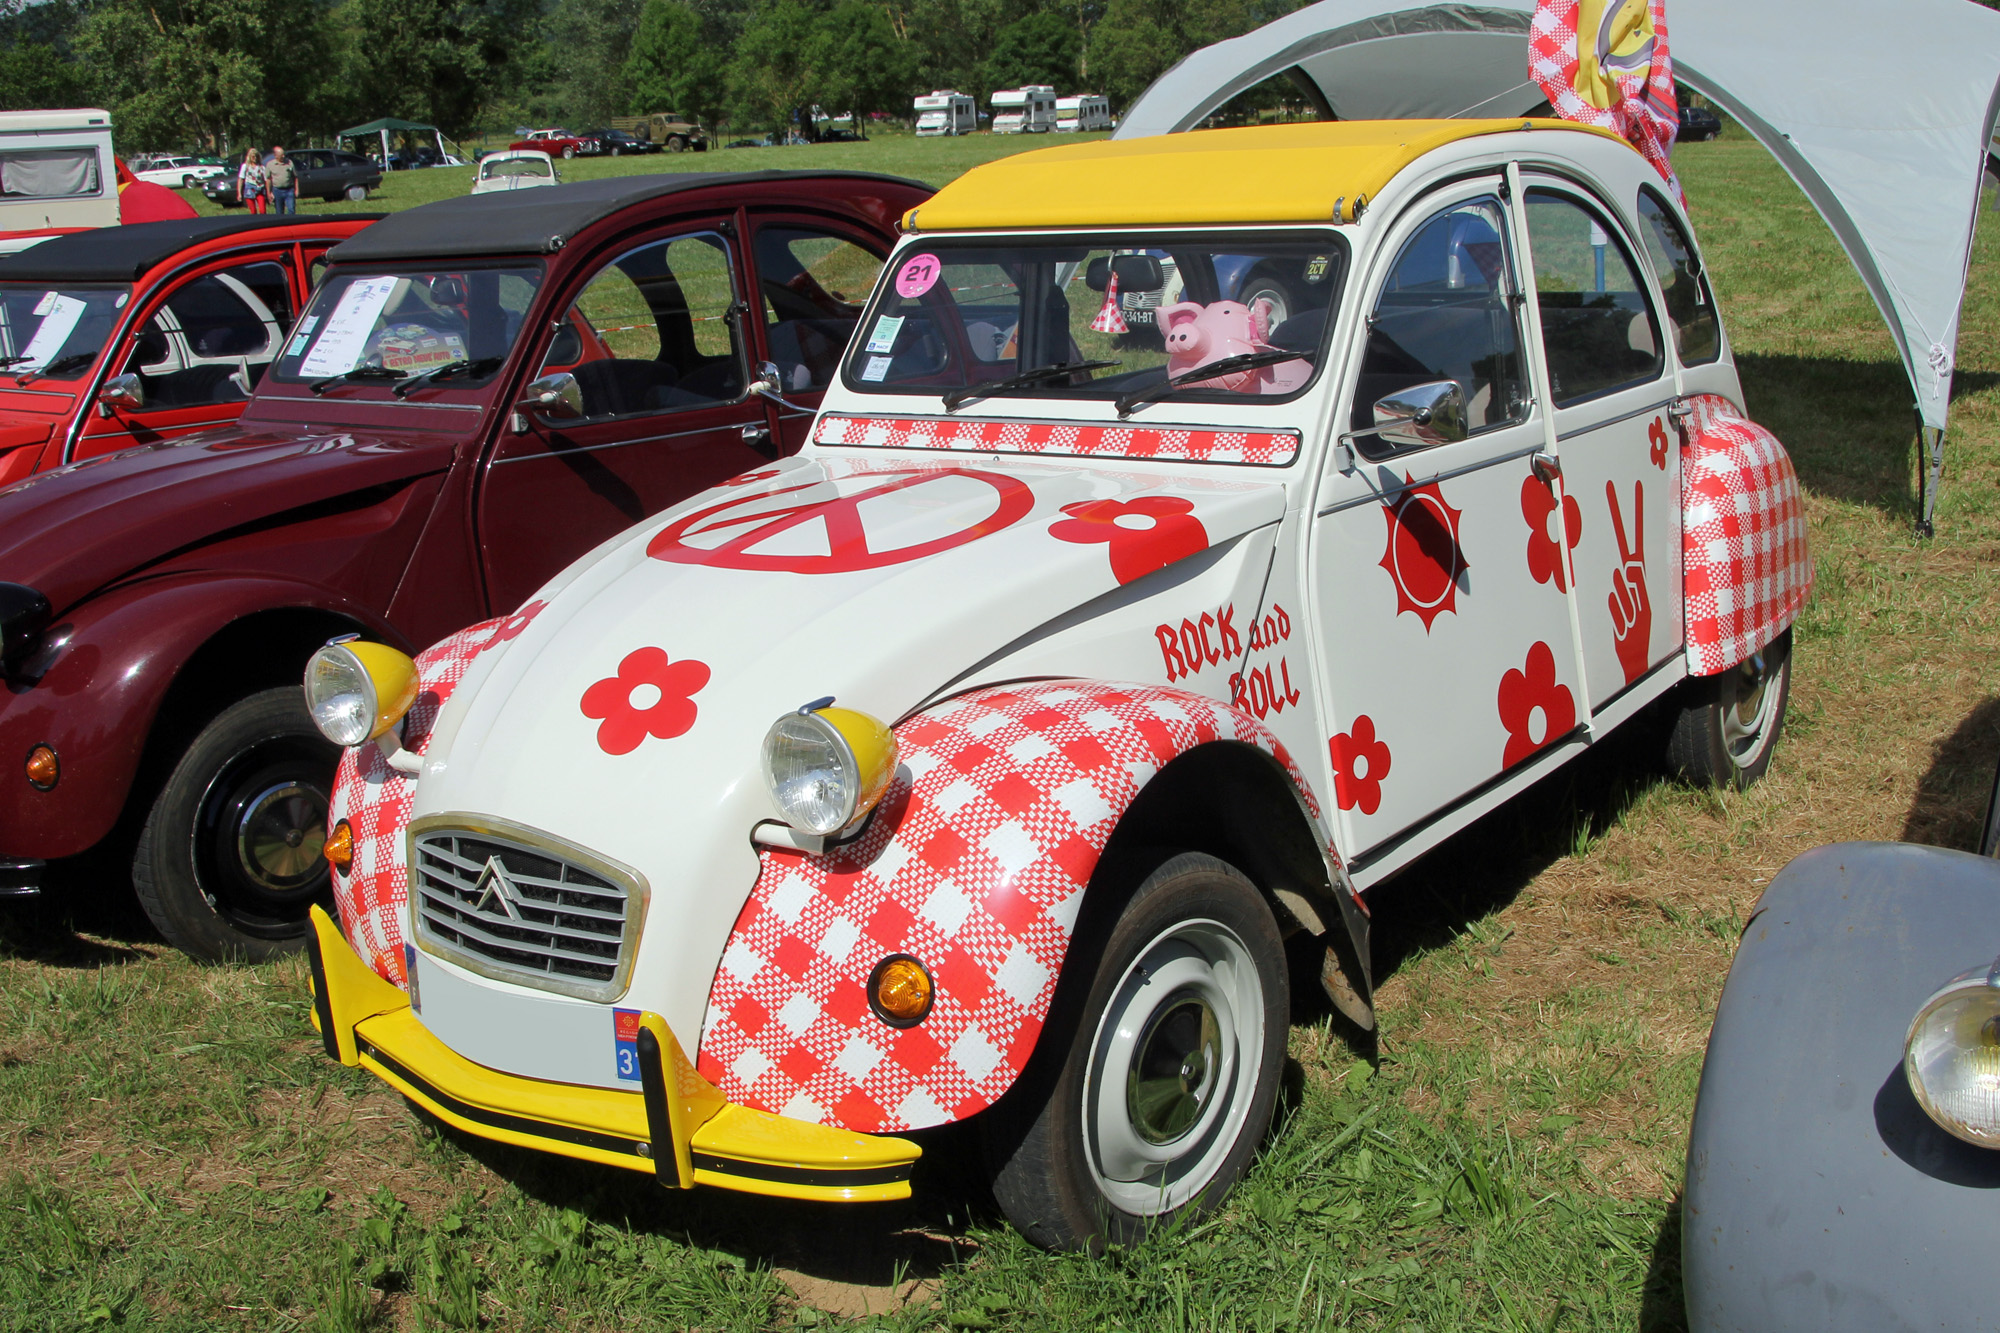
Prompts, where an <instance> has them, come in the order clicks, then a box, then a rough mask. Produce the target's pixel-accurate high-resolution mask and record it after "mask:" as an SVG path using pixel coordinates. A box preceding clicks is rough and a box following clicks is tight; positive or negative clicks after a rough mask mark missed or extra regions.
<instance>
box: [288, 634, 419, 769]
mask: <svg viewBox="0 0 2000 1333" xmlns="http://www.w3.org/2000/svg"><path fill="white" fill-rule="evenodd" d="M417 686H418V680H417V664H416V663H415V662H412V661H411V660H410V659H409V658H408V657H406V656H404V655H403V654H402V653H399V652H397V651H396V650H395V649H394V648H391V647H388V646H387V645H386V644H380V643H360V642H357V641H356V638H355V636H354V635H351V634H350V635H344V636H342V637H341V638H338V639H335V640H333V641H332V642H331V643H329V644H327V645H326V647H324V648H322V649H320V650H319V651H318V652H316V653H314V654H313V655H312V660H311V661H309V662H307V663H306V709H307V711H309V712H310V713H311V714H312V720H313V725H315V726H317V727H318V728H319V730H320V734H321V735H323V736H325V737H326V738H327V739H328V740H330V741H332V742H333V743H334V744H335V745H342V746H352V745H361V744H363V743H365V742H367V741H371V740H374V739H375V738H376V737H377V736H380V735H381V734H382V733H383V732H385V731H387V730H389V728H391V727H393V726H395V725H396V724H397V723H398V722H400V721H402V718H403V714H405V713H407V712H409V711H410V705H411V704H414V703H415V702H416V701H417Z"/></svg>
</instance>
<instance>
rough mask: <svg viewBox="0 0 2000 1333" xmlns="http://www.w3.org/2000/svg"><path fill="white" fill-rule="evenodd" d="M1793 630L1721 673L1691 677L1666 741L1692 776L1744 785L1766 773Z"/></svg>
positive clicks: (1786, 683) (1780, 716)
mask: <svg viewBox="0 0 2000 1333" xmlns="http://www.w3.org/2000/svg"><path fill="white" fill-rule="evenodd" d="M1791 687H1792V632H1791V631H1790V630H1786V631H1785V632H1784V633H1783V634H1780V635H1779V636H1778V637H1777V638H1776V639H1775V640H1773V641H1772V642H1771V644H1770V645H1769V646H1767V647H1766V648H1765V649H1764V650H1763V651H1762V652H1759V653H1753V654H1751V656H1750V660H1749V661H1747V662H1744V663H1742V664H1740V665H1738V666H1735V667H1732V668H1731V669H1730V670H1728V671H1725V672H1723V673H1722V674H1721V675H1719V676H1708V677H1704V678H1702V679H1700V680H1695V681H1690V682H1689V683H1688V685H1687V687H1686V688H1687V690H1688V696H1687V701H1686V702H1685V703H1684V704H1683V705H1682V708H1681V714H1680V717H1679V718H1678V719H1676V721H1675V723H1674V731H1673V735H1672V737H1671V738H1669V740H1668V742H1667V758H1668V761H1669V762H1670V763H1671V764H1672V765H1673V766H1674V767H1675V768H1676V769H1678V770H1679V771H1680V773H1681V774H1682V776H1684V777H1686V778H1687V779H1688V780H1689V781H1690V782H1694V783H1697V784H1699V785H1702V786H1713V787H1724V786H1726V787H1732V788H1734V789H1735V790H1737V791H1742V790H1744V789H1745V788H1747V787H1749V786H1750V785H1751V784H1752V783H1754V782H1756V781H1757V780H1758V779H1759V778H1761V777H1763V776H1764V773H1765V770H1767V769H1768V768H1770V766H1771V751H1772V749H1773V748H1775V747H1776V745H1777V743H1778V733H1779V732H1780V731H1781V730H1783V729H1784V725H1785V704H1786V701H1787V700H1788V699H1789V698H1790V696H1791Z"/></svg>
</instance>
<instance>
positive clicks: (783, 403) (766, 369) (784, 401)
mask: <svg viewBox="0 0 2000 1333" xmlns="http://www.w3.org/2000/svg"><path fill="white" fill-rule="evenodd" d="M784 387H785V384H784V380H783V378H782V377H781V376H780V375H779V373H778V366H777V363H776V362H774V361H759V362H758V363H757V374H756V375H755V377H753V378H752V379H751V381H750V392H751V393H753V394H755V395H756V396H757V397H759V398H768V399H770V400H771V401H772V402H774V403H776V404H777V405H778V406H779V407H782V408H786V409H788V410H790V411H792V412H796V413H798V414H799V415H800V416H805V417H809V416H811V415H812V414H813V413H815V412H817V411H818V410H819V409H818V408H814V407H807V406H805V405H804V404H803V403H795V402H793V401H792V400H791V399H789V398H787V397H785V396H784V394H782V393H780V392H779V390H781V389H783V388H784Z"/></svg>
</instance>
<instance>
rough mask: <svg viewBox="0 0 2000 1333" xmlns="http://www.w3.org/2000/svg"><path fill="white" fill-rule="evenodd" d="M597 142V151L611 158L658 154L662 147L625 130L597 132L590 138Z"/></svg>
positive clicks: (593, 132)
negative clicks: (633, 154) (636, 154)
mask: <svg viewBox="0 0 2000 1333" xmlns="http://www.w3.org/2000/svg"><path fill="white" fill-rule="evenodd" d="M589 137H590V138H592V139H595V140H596V141H597V149H598V151H599V152H600V153H603V154H605V155H607V156H610V157H625V156H627V155H628V154H632V153H657V152H659V151H660V149H661V147H662V145H660V144H656V143H654V142H653V141H652V140H651V139H641V138H639V137H638V136H637V135H634V134H630V133H628V132H627V131H625V130H595V131H592V133H591V134H590V136H589Z"/></svg>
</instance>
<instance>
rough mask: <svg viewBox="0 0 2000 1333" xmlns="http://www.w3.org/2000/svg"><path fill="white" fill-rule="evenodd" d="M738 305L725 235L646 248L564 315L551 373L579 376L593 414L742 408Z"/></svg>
mask: <svg viewBox="0 0 2000 1333" xmlns="http://www.w3.org/2000/svg"><path fill="white" fill-rule="evenodd" d="M735 303H736V284H735V280H734V278H733V277H732V276H731V265H730V257H729V248H728V244H727V243H726V242H725V241H724V240H723V239H722V238H721V237H720V236H715V235H711V234H708V233H698V234H696V235H692V236H677V237H675V238H673V239H672V240H665V241H654V242H652V243H650V244H647V245H642V246H640V247H638V248H637V249H635V250H628V251H626V252H625V253H624V254H622V255H620V256H618V257H617V258H616V259H614V260H612V261H611V262H610V263H608V264H606V265H605V266H604V267H603V268H602V269H600V270H599V271H598V272H597V273H596V274H595V275H594V276H593V277H592V278H591V280H590V282H589V284H588V285H587V286H585V287H584V289H583V291H582V293H581V294H579V295H578V297H577V299H576V301H575V302H574V303H573V304H572V305H571V306H570V308H569V311H568V313H566V314H565V315H564V316H563V319H562V323H561V324H560V325H559V326H558V328H557V332H556V336H555V338H554V340H553V341H552V342H551V343H550V345H549V351H548V354H547V356H545V357H544V358H543V364H542V371H543V373H545V374H546V373H550V372H553V371H557V370H568V371H570V372H571V373H572V374H574V375H575V376H576V382H577V386H578V387H579V388H580V389H581V390H582V391H583V414H584V416H586V417H598V418H602V417H616V416H628V415H630V414H632V413H635V412H660V411H670V410H676V409H680V408H688V407H706V406H708V405H710V404H713V403H725V402H733V401H735V400H736V399H738V398H740V397H742V396H743V386H744V359H743V355H742V350H741V348H740V346H739V345H738V343H737V336H736V325H737V321H736V320H735V319H734V318H732V317H731V314H730V310H731V307H732V306H734V305H735Z"/></svg>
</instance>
